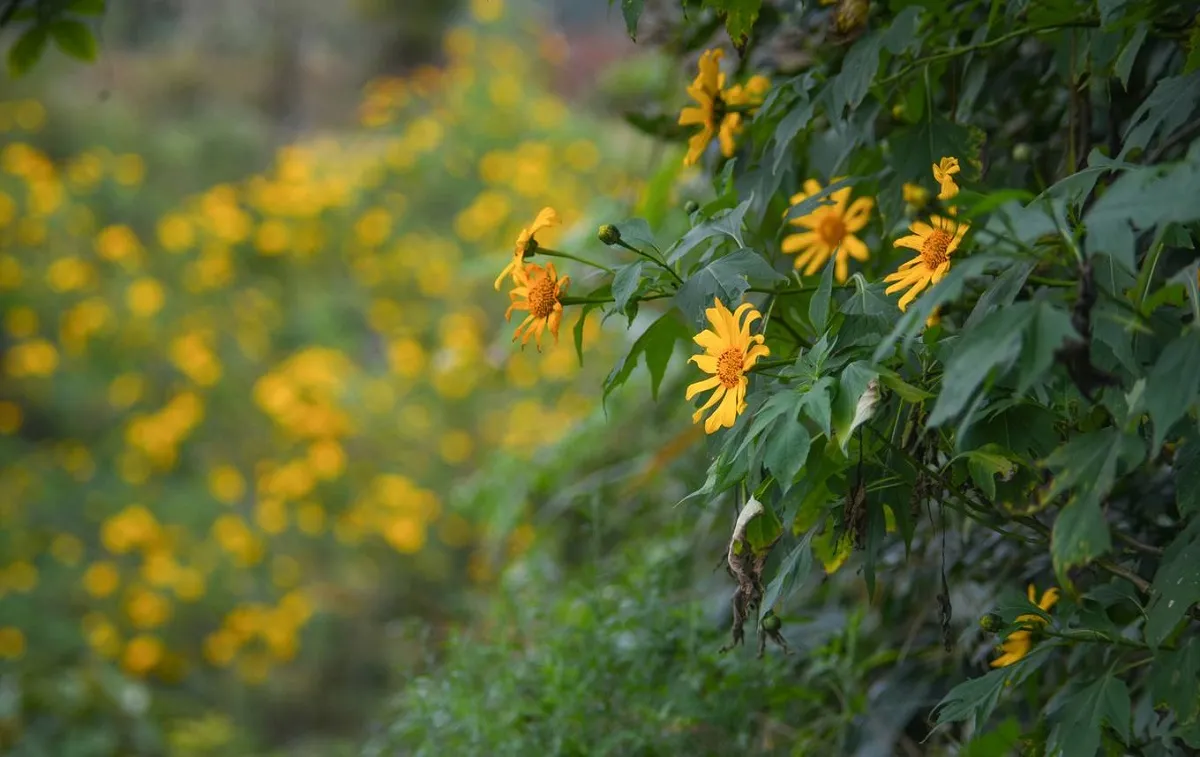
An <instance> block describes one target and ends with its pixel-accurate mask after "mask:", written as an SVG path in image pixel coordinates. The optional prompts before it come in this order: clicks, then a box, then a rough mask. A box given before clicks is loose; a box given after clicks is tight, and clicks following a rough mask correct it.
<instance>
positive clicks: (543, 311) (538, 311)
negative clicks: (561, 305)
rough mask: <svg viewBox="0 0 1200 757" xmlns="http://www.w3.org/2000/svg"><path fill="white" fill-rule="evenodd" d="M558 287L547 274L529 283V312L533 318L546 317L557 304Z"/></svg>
mask: <svg viewBox="0 0 1200 757" xmlns="http://www.w3.org/2000/svg"><path fill="white" fill-rule="evenodd" d="M557 290H558V287H557V286H556V285H555V282H554V280H553V279H551V278H550V277H549V276H543V277H541V278H540V279H537V280H536V281H532V282H530V283H529V295H528V299H529V313H530V314H531V315H532V316H533V317H534V318H546V317H547V316H549V315H550V314H551V313H553V312H554V306H555V305H557V304H558V291H557Z"/></svg>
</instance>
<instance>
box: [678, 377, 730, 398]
mask: <svg viewBox="0 0 1200 757" xmlns="http://www.w3.org/2000/svg"><path fill="white" fill-rule="evenodd" d="M720 383H721V379H720V378H719V377H717V376H710V377H709V378H706V379H702V380H700V381H697V382H696V383H694V384H690V385H689V386H688V388H687V392H685V393H684V395H683V398H684V399H685V400H687V401H688V402H691V401H692V398H693V397H695V396H696V395H697V394H699V393H700V392H707V391H708V390H709V389H713V388H714V387H716V386H717V385H718V384H720Z"/></svg>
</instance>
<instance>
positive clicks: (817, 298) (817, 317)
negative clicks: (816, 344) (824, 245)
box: [808, 254, 837, 334]
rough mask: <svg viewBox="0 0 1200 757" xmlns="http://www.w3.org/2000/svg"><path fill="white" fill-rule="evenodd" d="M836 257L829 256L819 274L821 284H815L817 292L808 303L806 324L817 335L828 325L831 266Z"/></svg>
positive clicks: (831, 285)
mask: <svg viewBox="0 0 1200 757" xmlns="http://www.w3.org/2000/svg"><path fill="white" fill-rule="evenodd" d="M836 257H837V255H836V254H834V255H830V256H829V262H828V263H826V265H825V271H824V272H823V273H822V274H821V283H819V284H817V291H815V292H813V296H812V299H811V300H809V301H808V322H809V323H811V324H812V327H813V330H814V331H815V332H816V333H818V334H820V333H822V332H824V331H825V327H826V326H828V325H829V301H830V299H831V298H832V294H833V266H834V262H835V260H836Z"/></svg>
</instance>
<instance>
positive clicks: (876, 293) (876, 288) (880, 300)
mask: <svg viewBox="0 0 1200 757" xmlns="http://www.w3.org/2000/svg"><path fill="white" fill-rule="evenodd" d="M850 280H851V281H852V282H854V293H853V294H851V295H850V296H849V297H847V298H846V301H845V302H843V303H842V307H841V312H843V313H845V314H846V315H865V316H871V317H891V316H894V315H895V314H896V306H895V305H893V304H892V303H891V301H890V300H888V298H887V296H886V295H884V293H883V290H884V289H885V288H886V287H885V285H883V284H868V283H867V280H866V278H864V277H863V275H862V274H861V273H856V274H854V275H853V276H851V277H850Z"/></svg>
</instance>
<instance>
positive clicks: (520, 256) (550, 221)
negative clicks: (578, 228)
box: [495, 207, 560, 292]
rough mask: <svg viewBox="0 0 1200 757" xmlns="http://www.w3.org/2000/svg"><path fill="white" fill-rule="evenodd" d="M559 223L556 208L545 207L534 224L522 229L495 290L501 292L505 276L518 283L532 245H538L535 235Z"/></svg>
mask: <svg viewBox="0 0 1200 757" xmlns="http://www.w3.org/2000/svg"><path fill="white" fill-rule="evenodd" d="M559 223H560V221H559V218H558V213H556V212H555V211H554V208H551V207H545V208H542V209H541V211H540V212H539V213H538V214H537V218H535V219H533V223H531V224H530V225H529V226H527V227H526V228H524V229H521V233H520V234H518V235H517V242H516V244H515V245H513V256H512V260H510V261H508V265H506V266H504V270H503V271H501V272H500V275H499V276H497V277H496V284H495V288H496V291H497V292H498V291H500V283H501V282H503V281H504V277H505V276H509V275H511V276H512V280H513V281H514V282H516V281H517V271H519V270H520V268H521V264H522V263H523V262H524V261H525V256H526V255H528V254H529V253H530V252H531V250H530V249H529V247H530V244H531V243H532V244H533V245H534V246H535V247H536V245H537V240H536V239H534V235H535V234H537V233H538V232H539V231H541V230H542V229H545V228H547V227H549V226H555V225H557V224H559Z"/></svg>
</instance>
